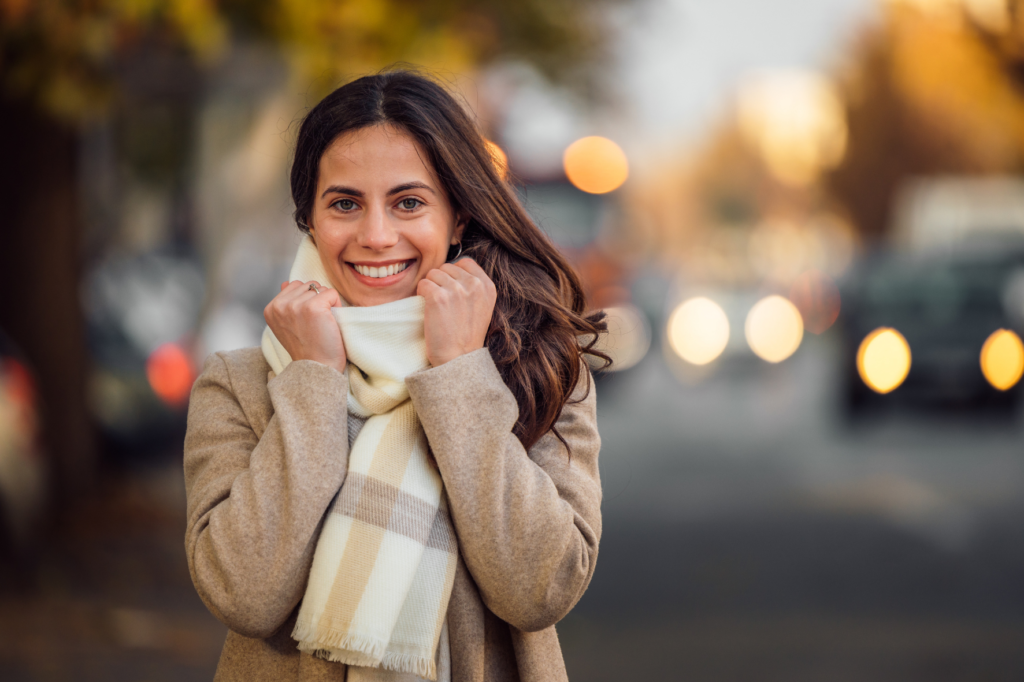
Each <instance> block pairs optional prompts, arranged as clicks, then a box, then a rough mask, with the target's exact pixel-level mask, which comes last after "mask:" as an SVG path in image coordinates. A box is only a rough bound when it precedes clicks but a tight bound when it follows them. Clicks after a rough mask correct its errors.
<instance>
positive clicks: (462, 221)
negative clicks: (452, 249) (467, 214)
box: [451, 217, 469, 245]
mask: <svg viewBox="0 0 1024 682" xmlns="http://www.w3.org/2000/svg"><path fill="white" fill-rule="evenodd" d="M468 224H469V218H462V217H460V218H459V221H458V222H457V223H455V229H454V230H453V231H452V242H451V243H452V245H455V244H458V243H459V242H461V241H462V234H463V233H464V232H465V231H466V225H468Z"/></svg>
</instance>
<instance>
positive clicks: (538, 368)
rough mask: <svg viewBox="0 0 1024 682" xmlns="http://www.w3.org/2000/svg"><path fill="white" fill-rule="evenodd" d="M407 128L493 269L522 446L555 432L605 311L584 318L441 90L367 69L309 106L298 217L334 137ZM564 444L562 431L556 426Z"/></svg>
mask: <svg viewBox="0 0 1024 682" xmlns="http://www.w3.org/2000/svg"><path fill="white" fill-rule="evenodd" d="M381 124H388V125H393V126H396V127H398V128H401V129H402V130H404V131H406V132H407V133H409V134H410V135H411V136H412V137H413V138H414V139H415V140H416V141H417V142H418V143H419V145H420V147H421V148H422V149H423V151H424V152H425V153H426V155H427V157H428V159H429V161H430V163H431V164H432V166H433V169H434V172H435V173H437V176H438V178H439V180H440V182H441V184H442V186H443V187H444V189H445V191H446V192H447V194H448V198H449V200H450V201H451V203H452V207H453V208H454V210H455V213H456V215H458V216H459V217H460V218H461V219H463V220H467V224H466V228H465V231H464V232H463V237H462V244H463V249H464V250H463V253H464V254H466V255H468V256H471V257H472V258H473V259H474V260H476V262H477V263H479V264H480V266H481V267H482V268H483V269H484V271H485V272H487V275H488V276H489V277H490V278H491V280H492V281H493V282H494V285H495V287H496V288H497V294H498V296H497V302H496V304H495V307H494V315H493V317H492V318H491V326H490V329H489V330H488V333H487V341H486V343H487V348H488V350H489V351H490V353H491V357H492V358H493V359H494V363H495V365H496V366H497V368H498V371H499V372H500V373H501V376H502V378H503V379H504V380H505V383H506V384H507V385H508V387H509V389H511V391H512V393H513V395H514V396H515V398H516V402H517V403H518V404H519V420H518V421H517V422H516V425H515V427H514V429H513V430H514V433H515V434H516V436H518V437H519V440H520V441H522V443H523V445H524V446H525V447H527V448H529V447H530V446H532V445H533V444H534V443H536V442H537V440H539V439H540V437H541V436H543V435H544V434H545V433H546V432H547V431H548V430H550V429H552V428H553V427H554V425H555V422H556V421H557V419H558V416H559V415H560V414H561V411H562V408H563V407H564V406H565V404H566V402H567V401H568V400H569V396H570V395H571V393H572V391H573V389H574V388H575V387H576V385H577V383H578V382H579V381H580V379H581V374H582V375H584V378H585V381H586V382H587V391H589V390H590V384H589V382H590V375H589V373H587V372H585V371H583V370H582V368H581V363H580V360H581V358H582V356H583V355H591V356H594V357H596V358H599V359H601V360H602V361H604V363H605V364H607V363H608V362H609V359H608V356H607V355H605V354H604V353H602V352H600V351H599V350H597V349H595V348H594V344H595V342H596V341H597V338H598V334H599V333H601V332H604V331H605V330H606V325H605V323H604V314H603V313H600V312H598V313H591V314H587V313H586V301H585V297H584V294H583V287H582V286H581V285H580V280H579V276H578V275H577V274H576V272H575V271H574V270H573V268H572V266H570V265H569V263H568V261H566V259H565V257H564V256H562V254H561V253H560V252H559V251H558V249H556V248H555V246H554V245H553V244H552V243H551V241H550V240H549V239H548V238H547V237H546V236H545V235H544V233H543V232H541V231H540V229H539V228H538V227H537V226H536V225H535V224H534V222H533V221H532V220H531V219H530V217H529V215H527V213H526V211H525V210H524V209H523V207H522V205H521V204H520V202H519V199H518V198H517V196H516V194H515V191H514V189H513V188H512V187H511V186H510V185H509V183H508V182H506V181H505V180H504V178H502V177H501V176H500V175H499V173H498V171H497V169H496V168H495V166H494V163H493V161H492V157H491V154H490V152H489V151H488V150H487V147H486V145H485V142H484V139H483V136H482V135H481V134H480V131H479V130H478V129H477V126H476V125H475V124H474V122H473V121H472V119H471V118H470V117H469V116H468V115H467V113H466V111H465V110H464V109H463V108H462V107H460V106H459V104H458V102H456V100H455V98H454V97H452V96H451V95H450V94H449V93H448V92H447V91H446V90H445V89H444V88H443V87H441V86H440V85H438V84H437V83H435V82H433V81H431V80H429V79H428V78H425V77H423V76H421V75H419V74H416V73H414V72H411V71H406V70H393V71H386V72H384V73H380V74H377V75H374V76H365V77H363V78H359V79H358V80H355V81H352V82H351V83H348V84H346V85H343V86H342V87H340V88H338V89H337V90H335V91H334V92H332V93H331V94H329V95H328V96H327V97H325V98H324V99H323V100H322V101H321V102H320V103H319V104H317V105H316V106H315V107H313V108H312V109H311V110H310V111H309V113H308V114H306V117H305V119H303V121H302V126H301V127H300V128H299V137H298V140H297V142H296V148H295V160H294V162H293V164H292V173H291V186H292V198H293V200H294V201H295V222H296V223H297V224H298V226H299V228H300V229H302V230H304V231H308V227H307V226H308V225H309V220H310V216H311V214H312V208H313V201H314V197H315V194H316V185H317V181H318V177H319V169H320V158H321V157H322V156H323V154H324V151H325V150H326V149H327V147H328V146H329V145H330V144H331V142H332V141H333V140H335V139H336V138H337V137H338V136H339V135H342V134H344V133H346V132H349V131H353V130H358V129H360V128H365V127H368V126H373V125H381ZM555 435H556V436H557V437H558V438H559V440H562V442H563V443H564V442H565V441H564V439H562V436H561V435H560V434H559V433H558V432H557V430H556V431H555Z"/></svg>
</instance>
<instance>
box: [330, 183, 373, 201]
mask: <svg viewBox="0 0 1024 682" xmlns="http://www.w3.org/2000/svg"><path fill="white" fill-rule="evenodd" d="M328 194H348V195H349V196H353V197H360V198H362V197H364V196H366V195H365V193H364V192H363V191H362V190H359V189H353V188H351V187H342V186H340V185H331V186H330V187H328V188H327V189H325V190H324V193H323V194H321V195H320V198H321V199H323V198H324V197H325V196H327V195H328Z"/></svg>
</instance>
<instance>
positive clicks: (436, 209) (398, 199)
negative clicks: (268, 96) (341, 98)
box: [309, 124, 465, 306]
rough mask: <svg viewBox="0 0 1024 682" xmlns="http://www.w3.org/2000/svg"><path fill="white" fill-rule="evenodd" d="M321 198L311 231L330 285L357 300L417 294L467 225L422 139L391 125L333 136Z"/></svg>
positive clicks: (374, 301) (362, 302)
mask: <svg viewBox="0 0 1024 682" xmlns="http://www.w3.org/2000/svg"><path fill="white" fill-rule="evenodd" d="M316 197H317V200H316V203H315V204H314V207H313V214H312V216H311V218H312V220H311V222H312V224H311V225H310V226H309V234H310V236H312V237H313V240H314V241H315V242H316V246H317V250H318V251H319V253H320V258H321V260H322V261H323V262H324V264H325V265H326V266H327V268H328V274H329V275H330V276H331V284H332V285H333V286H334V288H336V289H337V290H338V293H340V294H341V296H342V298H343V299H345V300H346V301H348V302H349V303H350V304H352V305H359V306H370V305H380V304H382V303H388V302H390V301H395V300H398V299H401V298H406V297H408V296H412V295H414V294H415V293H416V287H417V285H418V284H419V281H420V280H421V279H422V278H423V276H424V275H425V274H426V273H428V272H430V271H431V270H433V269H435V268H439V267H441V266H442V265H443V264H444V262H445V261H446V260H447V258H448V247H449V244H456V243H458V242H459V240H461V238H462V232H463V230H464V229H465V222H464V221H463V222H457V221H456V217H455V212H454V211H453V209H452V206H451V202H449V201H448V197H447V196H446V195H445V193H444V191H443V189H441V184H440V183H439V182H438V180H437V177H436V176H435V174H434V172H433V170H431V169H430V168H428V167H427V165H426V164H425V163H424V155H423V153H422V150H421V149H420V148H419V146H418V145H417V144H416V141H415V140H414V139H413V138H412V137H411V136H410V135H409V134H408V133H406V132H404V131H403V130H401V129H400V128H395V127H393V126H388V125H386V124H379V125H375V126H371V127H368V128H362V129H360V130H355V131H352V132H349V133H345V134H344V135H342V136H340V137H338V138H337V139H335V141H334V142H333V143H331V145H330V146H329V147H328V148H327V151H326V152H324V155H323V157H322V158H321V160H320V178H319V182H318V183H317V190H316Z"/></svg>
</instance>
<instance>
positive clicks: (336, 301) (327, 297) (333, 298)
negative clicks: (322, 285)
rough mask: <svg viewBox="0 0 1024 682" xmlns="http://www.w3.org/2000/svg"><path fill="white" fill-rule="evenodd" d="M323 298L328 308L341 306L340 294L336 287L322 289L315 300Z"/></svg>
mask: <svg viewBox="0 0 1024 682" xmlns="http://www.w3.org/2000/svg"><path fill="white" fill-rule="evenodd" d="M321 299H322V300H323V301H324V302H326V303H327V305H328V307H330V308H340V307H341V294H339V293H338V291H337V290H336V289H322V290H321V291H320V295H319V296H318V297H317V300H321Z"/></svg>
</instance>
